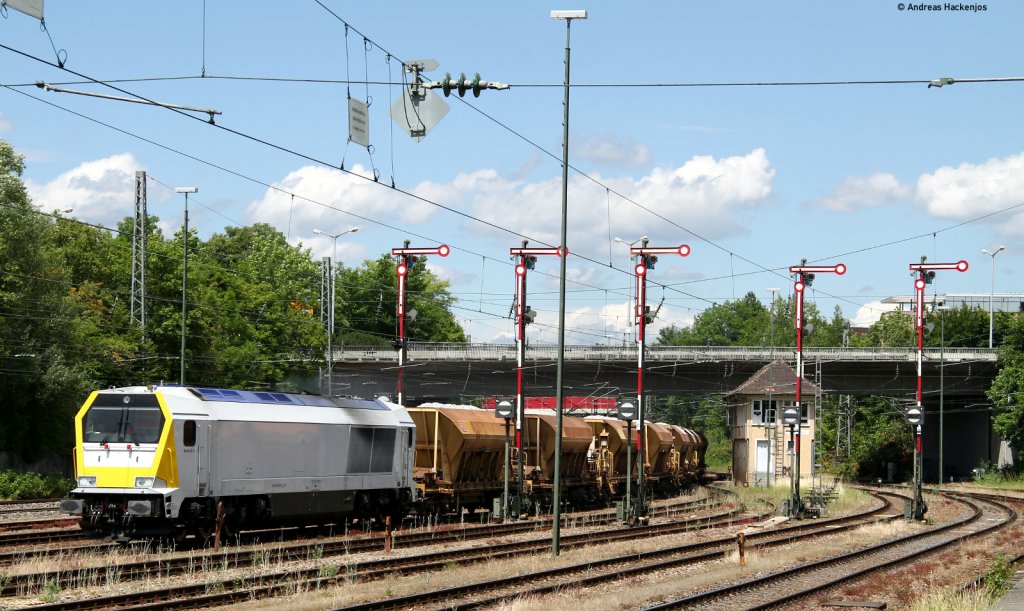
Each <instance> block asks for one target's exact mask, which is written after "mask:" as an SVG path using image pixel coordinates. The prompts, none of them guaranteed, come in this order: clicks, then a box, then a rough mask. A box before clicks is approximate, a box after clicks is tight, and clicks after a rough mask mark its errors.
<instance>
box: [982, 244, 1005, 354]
mask: <svg viewBox="0 0 1024 611" xmlns="http://www.w3.org/2000/svg"><path fill="white" fill-rule="evenodd" d="M1005 249H1006V247H1005V246H1000V247H999V248H997V249H995V251H994V252H989V251H988V249H987V248H982V249H981V252H983V253H985V254H986V255H988V256H990V257H992V289H991V291H990V292H989V294H988V347H989V348H991V347H992V335H993V331H994V329H995V314H994V313H993V312H994V310H993V307H992V301H993V300H994V299H995V294H996V255H998V254H999V253H1000V252H1001V251H1003V250H1005Z"/></svg>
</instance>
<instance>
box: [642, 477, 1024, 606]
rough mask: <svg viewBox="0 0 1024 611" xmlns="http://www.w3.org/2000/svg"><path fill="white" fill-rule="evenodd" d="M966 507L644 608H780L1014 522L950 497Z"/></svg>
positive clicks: (996, 508)
mask: <svg viewBox="0 0 1024 611" xmlns="http://www.w3.org/2000/svg"><path fill="white" fill-rule="evenodd" d="M948 496H949V497H950V498H955V499H957V500H959V501H961V502H962V503H964V504H965V505H966V506H967V507H968V508H969V512H968V514H967V515H966V516H964V517H961V518H960V519H958V520H956V521H954V522H952V523H950V524H946V525H943V526H939V527H936V528H931V529H928V530H926V531H924V532H920V533H916V534H913V535H909V536H906V537H900V538H898V539H896V540H893V541H888V542H883V543H879V544H876V545H872V546H870V547H867V548H864V549H861V550H857V551H853V552H849V553H845V554H841V555H839V556H835V557H832V558H826V559H823V560H819V561H815V562H810V563H805V564H802V565H800V566H796V567H792V568H788V569H783V570H779V571H775V572H772V573H770V574H768V575H763V576H759V577H755V578H752V579H747V580H744V581H740V582H736V583H733V584H729V585H726V586H722V587H719V588H715V589H712V590H707V591H704V592H699V593H697V594H692V595H689V596H685V597H681V598H678V599H674V600H669V601H665V602H663V603H660V604H657V605H653V606H650V607H648V608H647V609H648V611H653V610H662V609H688V608H694V607H699V608H701V609H736V608H742V609H768V608H774V607H780V606H782V605H785V604H786V603H788V602H791V601H794V600H796V599H798V598H803V597H805V596H809V595H811V594H815V593H817V592H821V591H823V590H825V589H828V588H831V587H833V586H835V585H838V584H840V583H843V582H846V581H849V580H852V579H856V578H859V577H863V576H865V575H867V574H869V573H872V572H874V571H878V570H881V569H886V568H889V567H893V566H896V565H900V564H904V563H908V562H912V561H914V560H916V559H918V558H920V557H922V556H924V555H927V554H930V553H932V552H935V551H938V550H940V549H943V548H945V547H948V546H950V545H953V544H955V543H958V542H960V541H963V540H964V539H967V538H970V537H976V536H979V535H981V534H985V533H987V532H990V531H992V530H994V529H996V528H1000V527H1002V526H1005V525H1007V524H1009V523H1010V522H1012V521H1013V520H1014V519H1016V513H1015V512H1014V511H1013V510H1012V509H1010V508H1009V507H1007V506H1006V505H1004V504H1002V503H1000V502H998V501H989V500H983V501H981V502H980V503H979V502H975V501H973V500H969V499H967V497H965V496H962V495H955V494H951V495H948Z"/></svg>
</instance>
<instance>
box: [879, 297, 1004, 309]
mask: <svg viewBox="0 0 1024 611" xmlns="http://www.w3.org/2000/svg"><path fill="white" fill-rule="evenodd" d="M989 297H991V298H992V311H993V312H1024V293H994V294H989V293H946V294H944V295H935V296H933V297H932V296H929V297H926V298H925V302H926V303H927V304H928V306H929V307H931V306H932V304H933V303H934V304H935V307H939V308H946V309H951V310H955V309H959V308H961V307H963V306H965V305H966V306H967V307H968V308H980V309H982V310H984V311H986V312H988V302H989ZM882 303H885V304H893V305H895V306H896V309H897V310H900V311H901V312H913V311H914V296H913V295H894V296H892V297H887V298H885V299H883V300H882Z"/></svg>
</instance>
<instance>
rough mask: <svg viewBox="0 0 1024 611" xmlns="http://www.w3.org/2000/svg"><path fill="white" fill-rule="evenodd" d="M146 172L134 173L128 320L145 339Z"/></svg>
mask: <svg viewBox="0 0 1024 611" xmlns="http://www.w3.org/2000/svg"><path fill="white" fill-rule="evenodd" d="M147 229H148V218H147V217H146V172H145V171H142V170H139V171H137V172H135V226H134V228H133V230H132V289H131V306H130V308H129V314H128V316H129V320H130V321H131V322H132V323H133V324H136V323H137V324H138V325H139V329H140V330H141V331H142V339H143V341H145V339H146V238H147V235H148V231H147Z"/></svg>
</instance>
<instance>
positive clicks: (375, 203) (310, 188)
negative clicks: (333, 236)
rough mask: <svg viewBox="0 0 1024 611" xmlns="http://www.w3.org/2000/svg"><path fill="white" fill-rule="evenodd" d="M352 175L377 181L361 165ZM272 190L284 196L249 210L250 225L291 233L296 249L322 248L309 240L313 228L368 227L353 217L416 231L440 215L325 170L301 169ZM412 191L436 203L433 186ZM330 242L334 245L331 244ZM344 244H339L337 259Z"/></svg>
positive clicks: (268, 195)
mask: <svg viewBox="0 0 1024 611" xmlns="http://www.w3.org/2000/svg"><path fill="white" fill-rule="evenodd" d="M351 171H352V172H353V173H354V174H358V175H360V176H372V175H373V174H372V172H369V171H367V170H366V168H363V167H362V166H358V165H357V166H354V167H353V168H352V170H351ZM274 186H275V187H277V188H279V189H282V190H283V191H285V192H282V191H278V190H276V189H267V191H266V192H265V193H264V195H263V198H262V199H259V200H256V201H254V202H252V203H251V204H249V207H248V208H247V210H246V217H247V221H248V222H250V223H269V224H271V225H273V226H274V227H277V228H278V229H279V230H281V231H287V229H288V227H291V238H292V243H293V244H294V243H298V242H300V241H301V242H317V243H322V242H323V240H322V239H321V240H312V239H311V238H310V237H309V236H312V235H313V229H315V228H319V229H322V230H324V231H328V232H331V233H334V232H340V231H344V230H345V229H348V228H349V227H352V226H360V225H362V226H365V225H366V222H365V221H362V220H361V219H359V218H358V217H356V216H353V214H356V215H359V216H363V217H367V218H371V219H394V221H395V223H396V224H400V225H416V224H421V223H424V222H426V221H427V220H429V219H430V218H431V217H432V216H433V215H434V213H435V212H436V211H437V208H435V207H434V206H431V205H429V204H426V203H423V202H420V201H418V200H414V199H411V198H409V197H408V196H407V195H403V194H401V193H398V192H397V191H394V190H390V189H384V188H382V187H381V186H380V185H379V184H374V183H373V181H372V180H365V179H363V178H359V177H358V176H353V175H351V174H346V173H344V172H341V171H339V170H335V169H333V168H325V167H321V166H305V167H302V168H299V169H298V170H295V171H294V172H291V173H289V174H288V175H287V176H285V177H284V178H283V179H281V180H280V181H278V182H276V183H274ZM412 191H413V192H414V193H418V194H421V195H423V196H424V197H426V198H427V199H434V196H436V195H438V193H435V192H434V187H433V186H432V185H431V184H429V183H424V184H421V185H418V186H417V187H416V188H414V189H413V190H412ZM289 193H295V194H296V195H297V196H298V197H295V198H294V200H293V199H292V197H291V196H290V195H289ZM304 198H308V200H312V201H307V199H304ZM312 202H316V203H312ZM343 211H344V212H343ZM346 212H350V213H352V214H347V213H346ZM327 240H328V242H331V243H333V240H330V239H329V238H328V239H327ZM342 244H343V242H342V241H341V240H339V241H338V249H339V258H340V256H341V252H340V251H341V249H342ZM316 253H317V254H320V255H327V254H330V253H329V252H323V247H322V246H318V247H316ZM349 254H351V253H349Z"/></svg>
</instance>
